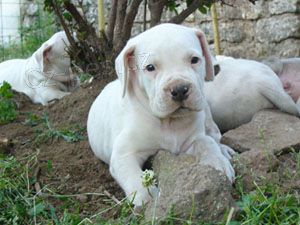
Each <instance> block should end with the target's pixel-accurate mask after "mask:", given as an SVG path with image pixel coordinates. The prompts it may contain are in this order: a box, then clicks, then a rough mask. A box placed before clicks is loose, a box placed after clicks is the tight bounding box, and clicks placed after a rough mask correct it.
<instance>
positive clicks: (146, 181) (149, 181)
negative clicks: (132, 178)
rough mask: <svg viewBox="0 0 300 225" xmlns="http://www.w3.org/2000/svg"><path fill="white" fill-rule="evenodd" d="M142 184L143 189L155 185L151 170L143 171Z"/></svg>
mask: <svg viewBox="0 0 300 225" xmlns="http://www.w3.org/2000/svg"><path fill="white" fill-rule="evenodd" d="M142 184H143V186H144V187H145V188H149V187H150V186H152V185H156V179H155V174H154V172H153V170H145V171H144V172H143V175H142Z"/></svg>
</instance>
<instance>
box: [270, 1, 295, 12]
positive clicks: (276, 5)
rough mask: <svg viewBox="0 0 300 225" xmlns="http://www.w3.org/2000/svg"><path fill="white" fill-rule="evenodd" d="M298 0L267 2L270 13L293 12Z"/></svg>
mask: <svg viewBox="0 0 300 225" xmlns="http://www.w3.org/2000/svg"><path fill="white" fill-rule="evenodd" d="M297 5H299V0H288V1H286V0H273V1H270V2H269V11H270V13H271V14H273V15H274V14H282V13H294V12H297V7H298V6H297Z"/></svg>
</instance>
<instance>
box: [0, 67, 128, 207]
mask: <svg viewBox="0 0 300 225" xmlns="http://www.w3.org/2000/svg"><path fill="white" fill-rule="evenodd" d="M111 73H112V71H108V72H107V73H106V74H107V75H108V76H106V77H107V78H106V79H97V78H96V79H95V80H94V81H93V82H92V83H91V84H89V85H86V86H85V87H82V88H80V89H79V90H77V91H76V92H74V93H72V94H71V95H69V96H66V97H65V98H63V99H61V100H59V101H56V102H54V103H52V104H50V105H49V106H47V107H43V106H41V105H35V104H32V103H31V101H30V100H29V99H28V98H27V97H26V96H24V95H22V94H15V98H14V100H15V102H16V104H17V106H18V109H19V116H18V118H17V119H16V120H15V121H14V122H13V123H9V124H6V125H1V129H0V138H7V139H9V141H10V142H11V143H12V144H11V145H12V146H13V147H12V148H11V149H10V150H11V154H13V155H15V156H16V157H17V158H18V159H20V160H21V159H23V158H24V157H29V156H30V157H32V156H35V155H36V159H37V162H38V163H37V164H36V165H37V166H36V167H37V169H36V171H31V173H32V174H34V173H36V172H37V171H39V172H38V174H39V175H38V182H39V183H40V185H41V187H42V188H43V187H48V188H50V189H52V190H55V191H56V192H57V193H60V194H78V193H95V192H96V193H103V192H104V191H105V190H106V191H108V192H109V193H110V194H112V195H114V196H116V197H117V198H118V199H121V198H123V197H124V194H123V192H122V190H121V189H120V188H119V186H118V185H117V183H116V182H115V181H114V180H113V178H112V177H111V175H110V174H109V171H108V166H107V165H105V164H104V163H102V162H101V161H100V160H99V159H97V158H96V157H95V156H94V154H93V153H92V151H91V149H90V147H89V144H88V141H87V133H86V120H87V115H88V111H89V109H90V106H91V104H92V102H93V101H94V99H95V98H96V96H97V95H98V94H99V93H100V91H101V90H102V88H103V87H104V86H105V84H107V83H108V82H109V81H111V80H112V79H113V78H114V75H112V76H111ZM29 115H36V116H38V117H39V118H41V117H43V115H48V117H49V123H50V124H51V127H52V128H55V129H58V130H59V129H71V128H74V127H80V129H81V135H82V137H83V140H81V141H79V142H75V143H68V142H66V141H65V140H63V139H61V138H50V139H49V140H47V141H45V142H42V143H38V144H37V143H36V137H37V135H39V134H40V133H41V132H43V130H45V129H46V128H45V127H43V126H44V125H43V124H42V123H41V122H40V123H39V124H38V125H36V126H28V124H27V125H26V122H25V121H26V120H27V119H28V117H29ZM101 208H107V203H105V202H103V197H102V198H97V197H92V196H89V199H88V201H86V204H84V207H83V211H86V212H89V213H93V212H95V211H99V210H100V209H101Z"/></svg>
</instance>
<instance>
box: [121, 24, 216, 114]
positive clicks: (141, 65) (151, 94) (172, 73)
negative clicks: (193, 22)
mask: <svg viewBox="0 0 300 225" xmlns="http://www.w3.org/2000/svg"><path fill="white" fill-rule="evenodd" d="M116 71H117V74H118V77H119V79H120V81H121V83H122V85H123V96H125V95H128V97H133V96H134V95H136V93H143V95H144V96H145V97H146V98H145V99H147V101H148V104H149V106H150V109H151V111H152V114H154V115H155V116H157V117H159V118H166V117H178V116H184V115H189V114H190V113H191V112H195V111H201V110H202V109H203V108H204V105H205V98H204V94H203V83H204V80H212V79H213V77H214V68H213V63H212V58H211V55H210V52H209V49H208V44H207V41H206V39H205V36H204V34H203V33H202V32H201V31H200V30H194V29H191V28H187V27H184V26H180V25H174V24H162V25H158V26H156V27H154V28H152V29H150V30H148V31H146V32H144V33H142V34H140V35H138V36H136V37H135V38H133V39H131V40H129V42H128V43H127V45H126V46H125V48H124V49H123V51H122V52H121V53H120V54H119V56H118V57H117V59H116Z"/></svg>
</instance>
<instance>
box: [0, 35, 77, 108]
mask: <svg viewBox="0 0 300 225" xmlns="http://www.w3.org/2000/svg"><path fill="white" fill-rule="evenodd" d="M68 46H69V42H68V39H67V37H66V34H65V32H62V31H61V32H58V33H56V34H54V35H53V36H52V37H51V38H50V39H49V40H48V41H46V42H45V43H44V44H43V45H42V46H41V47H40V48H39V49H38V50H37V51H35V52H34V53H33V55H32V56H31V57H29V58H28V59H12V60H7V61H5V62H2V63H0V85H1V84H2V83H3V82H4V81H6V82H8V83H9V84H10V85H11V86H12V89H14V90H15V91H17V92H22V93H24V94H26V95H27V96H28V97H29V98H30V99H31V100H32V101H33V102H34V103H41V104H43V105H47V104H48V103H49V102H50V101H52V100H54V99H60V98H62V97H64V96H66V95H68V94H70V92H71V91H73V90H75V89H76V88H77V87H78V86H79V80H78V78H77V77H75V76H74V75H73V74H72V73H71V70H70V57H69V56H68V54H67V52H66V48H67V47H68Z"/></svg>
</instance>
